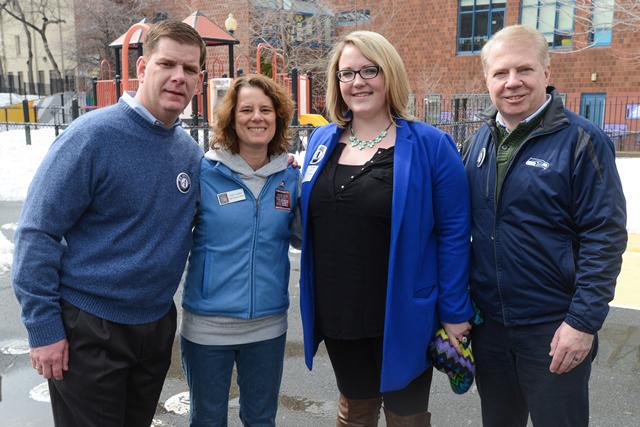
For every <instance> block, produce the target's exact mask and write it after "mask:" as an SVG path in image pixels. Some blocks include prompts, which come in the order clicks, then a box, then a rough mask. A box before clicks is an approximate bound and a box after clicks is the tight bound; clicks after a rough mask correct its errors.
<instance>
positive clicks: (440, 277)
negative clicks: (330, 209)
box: [300, 120, 473, 392]
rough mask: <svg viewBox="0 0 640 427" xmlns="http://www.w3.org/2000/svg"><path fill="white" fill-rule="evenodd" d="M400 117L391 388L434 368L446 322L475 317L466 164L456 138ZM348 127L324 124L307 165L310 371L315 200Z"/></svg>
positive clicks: (390, 292)
mask: <svg viewBox="0 0 640 427" xmlns="http://www.w3.org/2000/svg"><path fill="white" fill-rule="evenodd" d="M397 122H398V127H397V129H396V144H395V150H394V158H393V196H392V202H391V247H390V250H389V275H388V277H387V301H386V309H385V323H384V342H383V349H382V370H381V374H380V375H381V380H380V390H381V391H383V392H386V391H391V390H399V389H402V388H404V387H406V386H407V384H409V383H410V382H411V381H412V380H413V379H415V378H416V377H417V376H419V375H420V374H421V373H423V372H424V371H425V369H427V368H428V367H429V360H428V358H427V346H428V345H429V342H430V341H431V340H432V339H433V335H434V333H435V330H436V328H437V327H439V326H440V322H448V323H460V322H464V321H466V320H469V319H470V318H471V316H472V315H473V309H472V307H471V300H470V298H469V294H468V291H467V277H468V276H467V273H468V263H469V199H468V197H469V196H468V190H467V183H466V179H465V176H464V169H463V167H462V162H461V161H460V158H459V156H458V153H457V152H456V148H455V145H454V143H453V141H452V140H451V137H450V136H449V135H447V134H445V133H444V132H442V131H440V130H438V129H435V128H433V127H431V126H429V125H426V124H425V123H420V122H412V121H406V120H397ZM342 131H343V129H341V128H338V127H337V126H336V125H335V124H329V125H326V126H323V127H320V128H318V129H317V130H316V131H315V132H314V133H313V135H312V136H311V138H310V141H309V146H308V147H307V155H306V158H305V161H304V168H303V176H304V177H303V180H302V181H303V182H302V190H301V201H300V204H301V207H302V230H303V238H302V257H301V270H300V271H301V273H300V309H301V311H302V326H303V332H304V354H305V361H306V364H307V366H308V367H309V369H311V366H312V361H313V356H314V354H315V352H316V350H317V348H318V343H319V341H320V340H321V339H322V337H320V336H319V334H317V331H316V328H315V312H314V310H315V300H314V288H315V283H314V278H315V273H314V268H315V266H314V262H313V260H314V256H313V249H314V246H313V241H312V239H311V235H310V233H309V221H308V220H309V199H310V196H311V192H312V191H313V186H314V185H315V182H316V179H317V178H318V176H319V175H320V173H321V171H322V169H323V168H324V166H325V165H326V163H327V160H328V159H329V157H330V156H331V153H332V151H333V150H334V148H335V147H336V145H337V144H338V139H339V137H340V134H341V132H342ZM366 297H367V296H366V295H363V296H362V298H366Z"/></svg>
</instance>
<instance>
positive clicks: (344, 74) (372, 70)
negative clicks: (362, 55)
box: [336, 65, 380, 83]
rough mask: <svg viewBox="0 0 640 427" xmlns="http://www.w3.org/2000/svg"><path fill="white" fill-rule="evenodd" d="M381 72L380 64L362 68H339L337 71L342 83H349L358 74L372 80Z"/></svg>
mask: <svg viewBox="0 0 640 427" xmlns="http://www.w3.org/2000/svg"><path fill="white" fill-rule="evenodd" d="M379 72H380V67H379V66H377V65H369V66H367V67H363V68H360V69H359V70H339V71H338V72H337V73H336V76H337V77H338V80H340V81H341V82H342V83H349V82H352V81H354V80H355V79H356V74H360V77H362V78H363V79H365V80H370V79H373V78H375V77H376V76H377V75H378V73H379Z"/></svg>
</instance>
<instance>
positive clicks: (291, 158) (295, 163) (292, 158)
mask: <svg viewBox="0 0 640 427" xmlns="http://www.w3.org/2000/svg"><path fill="white" fill-rule="evenodd" d="M287 164H288V165H291V166H293V167H294V168H296V169H300V165H299V164H298V161H297V160H296V156H294V155H293V154H291V153H289V159H288V160H287Z"/></svg>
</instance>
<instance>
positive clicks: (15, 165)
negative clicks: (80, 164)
mask: <svg viewBox="0 0 640 427" xmlns="http://www.w3.org/2000/svg"><path fill="white" fill-rule="evenodd" d="M54 139H55V134H54V130H53V128H45V129H32V130H31V145H26V143H25V141H26V139H25V131H24V130H23V129H17V130H9V131H0V201H13V202H20V201H23V200H24V199H25V197H26V195H27V190H28V188H29V183H30V182H31V179H32V178H33V175H34V173H35V171H36V169H37V168H38V165H39V164H40V162H41V161H42V159H43V157H44V156H45V154H46V152H47V150H48V149H49V146H50V145H51V143H52V142H53V140H54ZM297 157H298V161H299V162H300V164H301V162H302V159H303V156H302V155H298V156H297ZM616 164H617V166H618V172H619V174H620V178H621V180H622V186H623V189H624V192H625V197H626V199H627V230H628V231H629V232H632V233H640V158H618V159H617V160H616ZM15 227H16V224H15V223H7V224H0V229H1V230H2V231H5V232H6V231H10V230H13V229H15ZM2 231H0V273H3V272H6V271H8V269H9V267H10V265H11V262H12V259H13V244H12V243H11V241H10V240H9V239H8V238H7V237H6V236H5V233H3V232H2Z"/></svg>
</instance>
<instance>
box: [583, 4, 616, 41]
mask: <svg viewBox="0 0 640 427" xmlns="http://www.w3.org/2000/svg"><path fill="white" fill-rule="evenodd" d="M614 6H615V1H614V0H594V2H593V11H592V12H591V29H590V31H589V43H592V44H595V45H597V46H609V45H610V44H611V35H612V28H613V9H614Z"/></svg>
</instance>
